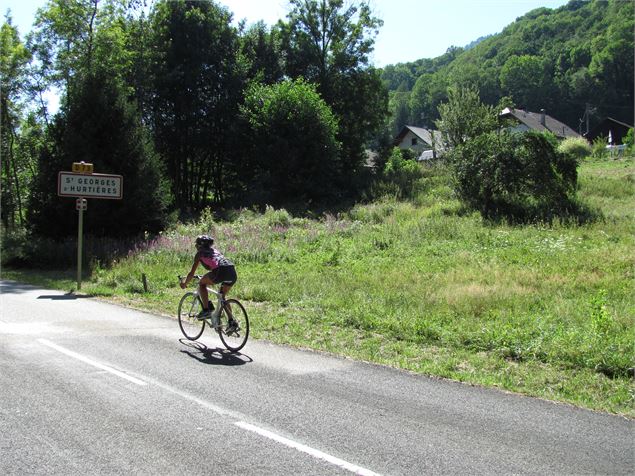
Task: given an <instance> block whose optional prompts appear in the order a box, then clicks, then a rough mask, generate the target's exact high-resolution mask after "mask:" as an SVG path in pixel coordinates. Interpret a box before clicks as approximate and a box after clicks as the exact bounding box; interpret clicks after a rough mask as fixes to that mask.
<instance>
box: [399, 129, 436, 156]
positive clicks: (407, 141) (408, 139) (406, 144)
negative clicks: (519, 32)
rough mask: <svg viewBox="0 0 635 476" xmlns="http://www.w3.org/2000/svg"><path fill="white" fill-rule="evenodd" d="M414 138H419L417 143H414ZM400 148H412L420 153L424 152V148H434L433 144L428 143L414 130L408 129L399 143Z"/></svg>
mask: <svg viewBox="0 0 635 476" xmlns="http://www.w3.org/2000/svg"><path fill="white" fill-rule="evenodd" d="M412 139H417V145H412ZM399 148H400V149H410V150H414V151H415V152H419V153H421V152H423V151H424V150H430V149H432V147H431V146H429V145H428V144H426V143H425V142H424V140H423V139H422V138H421V137H419V136H417V135H415V134H414V133H413V132H412V131H408V133H407V134H406V135H405V137H404V138H403V139H402V140H401V142H400V143H399Z"/></svg>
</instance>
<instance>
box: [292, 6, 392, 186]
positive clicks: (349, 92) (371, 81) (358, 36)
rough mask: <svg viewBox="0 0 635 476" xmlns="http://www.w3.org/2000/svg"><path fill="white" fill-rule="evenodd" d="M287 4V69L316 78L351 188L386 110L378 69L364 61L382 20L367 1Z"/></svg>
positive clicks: (297, 75) (295, 74) (386, 99)
mask: <svg viewBox="0 0 635 476" xmlns="http://www.w3.org/2000/svg"><path fill="white" fill-rule="evenodd" d="M290 5H291V11H290V12H289V15H288V19H289V22H288V24H286V25H283V26H282V32H281V35H282V37H283V44H284V45H285V50H284V51H285V53H286V57H287V64H286V73H287V75H288V76H289V77H291V78H304V79H306V80H307V81H309V82H312V83H315V84H317V91H318V92H319V94H320V95H321V96H322V98H323V99H324V101H325V102H326V104H328V105H329V107H330V108H331V110H332V111H333V113H334V114H335V116H336V117H337V119H338V123H339V130H338V137H337V139H338V141H339V142H340V143H341V145H342V156H343V161H342V166H343V167H344V171H345V174H344V177H346V178H347V179H348V184H347V186H346V189H348V190H349V193H350V191H351V189H353V188H354V187H353V185H354V184H355V176H356V174H357V173H358V172H359V170H360V168H361V167H362V166H363V164H364V162H365V160H366V151H365V149H366V146H367V144H368V143H369V142H370V140H371V139H372V138H374V136H375V135H376V134H377V133H378V132H379V131H380V129H381V128H382V127H383V126H384V122H385V119H386V118H387V116H388V93H387V91H386V89H385V88H384V86H383V83H382V81H381V78H380V73H379V71H378V70H376V69H374V68H372V67H370V66H369V57H370V54H371V52H372V50H373V45H374V37H375V35H376V34H377V32H378V29H379V28H380V27H381V25H382V23H383V22H382V21H381V20H380V19H379V18H376V17H374V16H373V15H372V12H371V10H370V7H369V5H368V3H366V2H344V1H343V0H308V1H305V0H292V1H291V2H290ZM359 98H364V99H363V100H359Z"/></svg>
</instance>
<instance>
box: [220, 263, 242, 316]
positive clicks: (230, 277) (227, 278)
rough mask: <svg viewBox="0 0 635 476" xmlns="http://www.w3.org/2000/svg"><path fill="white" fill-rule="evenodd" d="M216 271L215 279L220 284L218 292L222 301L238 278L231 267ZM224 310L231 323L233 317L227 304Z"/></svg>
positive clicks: (222, 267)
mask: <svg viewBox="0 0 635 476" xmlns="http://www.w3.org/2000/svg"><path fill="white" fill-rule="evenodd" d="M218 270H219V272H218V275H217V276H216V279H217V280H218V281H219V282H220V283H222V284H221V287H220V292H221V294H222V296H223V300H224V299H225V296H227V294H228V293H229V290H230V289H231V288H232V286H233V285H234V283H235V282H236V280H237V279H238V276H237V275H236V268H234V267H233V266H221V267H220V268H218ZM225 309H226V310H227V315H228V317H229V319H230V320H232V321H233V319H234V317H233V315H232V310H231V306H230V305H229V303H227V305H226V306H225Z"/></svg>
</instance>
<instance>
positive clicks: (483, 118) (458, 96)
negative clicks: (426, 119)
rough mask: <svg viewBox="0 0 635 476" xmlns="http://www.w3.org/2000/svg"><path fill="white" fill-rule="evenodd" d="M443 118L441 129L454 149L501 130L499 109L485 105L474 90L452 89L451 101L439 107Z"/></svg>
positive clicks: (449, 91) (449, 90)
mask: <svg viewBox="0 0 635 476" xmlns="http://www.w3.org/2000/svg"><path fill="white" fill-rule="evenodd" d="M439 115H440V117H441V118H440V119H439V120H438V121H437V127H438V128H439V131H441V134H443V141H444V142H445V144H446V146H448V147H450V148H454V147H458V146H460V145H463V144H464V143H465V142H466V141H468V140H470V139H473V138H475V137H477V136H479V135H481V134H484V133H486V132H489V131H492V130H494V129H495V128H496V127H497V126H498V114H497V111H496V109H495V108H493V107H491V106H487V105H485V104H483V103H482V102H481V99H480V97H479V93H478V91H477V89H476V88H475V87H473V86H471V87H457V86H452V87H450V88H448V101H447V102H446V103H443V104H441V105H440V106H439Z"/></svg>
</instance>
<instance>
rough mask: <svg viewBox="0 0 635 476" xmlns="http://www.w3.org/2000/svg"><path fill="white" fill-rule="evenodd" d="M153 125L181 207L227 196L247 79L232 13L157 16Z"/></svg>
mask: <svg viewBox="0 0 635 476" xmlns="http://www.w3.org/2000/svg"><path fill="white" fill-rule="evenodd" d="M151 22H152V29H153V40H152V41H153V45H154V51H155V57H154V58H153V68H152V75H153V90H154V100H153V104H152V119H151V124H152V128H153V131H154V136H155V140H156V143H157V147H158V151H159V152H160V153H161V155H162V156H163V157H164V159H165V161H166V165H167V172H168V174H169V176H170V177H171V178H172V191H173V193H174V196H175V198H176V201H177V204H178V205H179V206H180V207H181V208H186V207H192V208H194V209H202V208H204V207H206V206H208V205H209V204H210V203H220V202H222V201H223V200H224V199H225V198H226V186H227V184H226V178H227V175H228V174H229V173H231V171H232V166H233V165H232V162H231V161H230V160H229V158H230V156H231V153H232V151H231V145H232V142H231V141H232V136H233V130H232V127H233V125H234V123H235V118H236V116H237V113H238V103H239V100H240V96H241V93H242V89H243V79H242V78H244V73H246V71H243V70H241V69H240V68H241V63H240V62H239V61H238V58H237V52H238V49H239V48H238V47H239V43H238V35H237V32H236V30H235V29H234V28H233V27H232V26H231V15H230V13H229V12H228V11H227V10H226V9H224V8H221V7H219V6H218V5H216V4H215V3H213V2H211V1H200V2H194V1H183V0H179V1H164V2H160V3H158V4H157V5H156V6H155V9H154V10H153V12H152V13H151Z"/></svg>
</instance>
